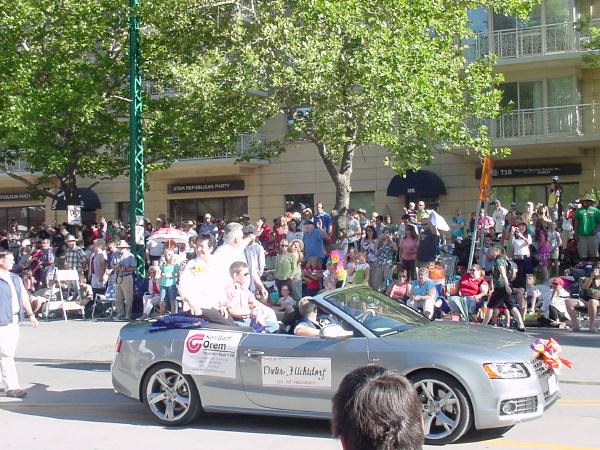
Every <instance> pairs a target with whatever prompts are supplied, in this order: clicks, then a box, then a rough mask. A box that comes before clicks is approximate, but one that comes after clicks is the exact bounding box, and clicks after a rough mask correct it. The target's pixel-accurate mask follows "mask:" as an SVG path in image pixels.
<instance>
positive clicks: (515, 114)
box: [470, 103, 600, 140]
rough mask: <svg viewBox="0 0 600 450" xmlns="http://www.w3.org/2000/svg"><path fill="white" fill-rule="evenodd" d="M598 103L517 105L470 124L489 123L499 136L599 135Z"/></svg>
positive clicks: (516, 137) (520, 137)
mask: <svg viewBox="0 0 600 450" xmlns="http://www.w3.org/2000/svg"><path fill="white" fill-rule="evenodd" d="M599 121H600V104H596V103H590V104H583V105H567V106H551V107H546V108H533V109H519V110H515V111H512V112H510V113H507V114H502V115H501V116H500V117H497V118H496V119H493V120H492V121H491V122H489V121H483V120H480V121H476V122H471V123H470V126H477V125H480V124H483V123H486V124H489V125H488V126H489V131H490V134H491V136H493V137H494V138H495V139H498V140H505V139H525V138H539V137H546V136H548V137H551V136H557V137H558V136H562V137H586V136H588V137H589V136H591V135H598V138H599V139H600V123H599Z"/></svg>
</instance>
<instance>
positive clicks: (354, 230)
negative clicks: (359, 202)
mask: <svg viewBox="0 0 600 450" xmlns="http://www.w3.org/2000/svg"><path fill="white" fill-rule="evenodd" d="M346 221H347V222H346V234H347V235H348V248H350V247H352V248H354V249H356V250H359V249H360V238H361V236H362V229H361V225H360V222H359V221H358V220H357V219H356V218H354V210H353V209H352V208H348V212H347V213H346Z"/></svg>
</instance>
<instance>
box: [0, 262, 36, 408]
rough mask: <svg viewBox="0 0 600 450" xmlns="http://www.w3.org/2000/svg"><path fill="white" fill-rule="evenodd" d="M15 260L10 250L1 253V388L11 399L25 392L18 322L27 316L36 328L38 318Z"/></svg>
mask: <svg viewBox="0 0 600 450" xmlns="http://www.w3.org/2000/svg"><path fill="white" fill-rule="evenodd" d="M14 263H15V259H14V256H13V254H12V253H10V252H8V251H1V252H0V388H3V389H4V392H5V395H6V396H7V397H11V398H23V397H25V396H26V395H27V392H25V391H23V390H22V389H21V388H20V386H19V378H18V375H17V366H16V365H15V352H16V350H17V343H18V341H19V322H21V321H23V320H24V318H25V317H27V318H29V321H30V322H31V326H33V327H34V328H35V327H37V319H36V318H35V316H34V315H33V311H32V310H31V304H30V303H29V295H28V294H27V292H26V291H25V287H24V286H23V282H22V281H21V278H20V277H19V276H18V275H17V274H14V273H11V272H10V271H11V269H12V268H13V265H14Z"/></svg>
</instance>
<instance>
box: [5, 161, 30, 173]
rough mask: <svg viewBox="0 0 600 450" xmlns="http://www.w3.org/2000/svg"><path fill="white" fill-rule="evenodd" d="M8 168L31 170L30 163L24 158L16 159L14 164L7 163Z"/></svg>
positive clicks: (16, 170) (15, 170) (21, 170)
mask: <svg viewBox="0 0 600 450" xmlns="http://www.w3.org/2000/svg"><path fill="white" fill-rule="evenodd" d="M6 169H7V170H8V171H10V172H29V171H30V169H29V164H27V161H24V160H18V161H15V162H14V163H13V164H7V165H6Z"/></svg>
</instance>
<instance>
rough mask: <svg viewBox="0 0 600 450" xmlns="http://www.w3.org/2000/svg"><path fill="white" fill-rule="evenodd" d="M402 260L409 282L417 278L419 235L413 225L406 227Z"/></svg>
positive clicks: (401, 246)
mask: <svg viewBox="0 0 600 450" xmlns="http://www.w3.org/2000/svg"><path fill="white" fill-rule="evenodd" d="M398 247H399V251H400V260H401V261H402V267H404V269H406V272H407V274H408V279H409V280H414V279H415V278H416V264H415V261H416V260H417V249H418V248H419V235H418V234H417V230H416V229H415V227H414V226H412V225H408V224H407V225H406V232H405V234H404V236H402V238H401V239H400V245H399V246H398Z"/></svg>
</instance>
